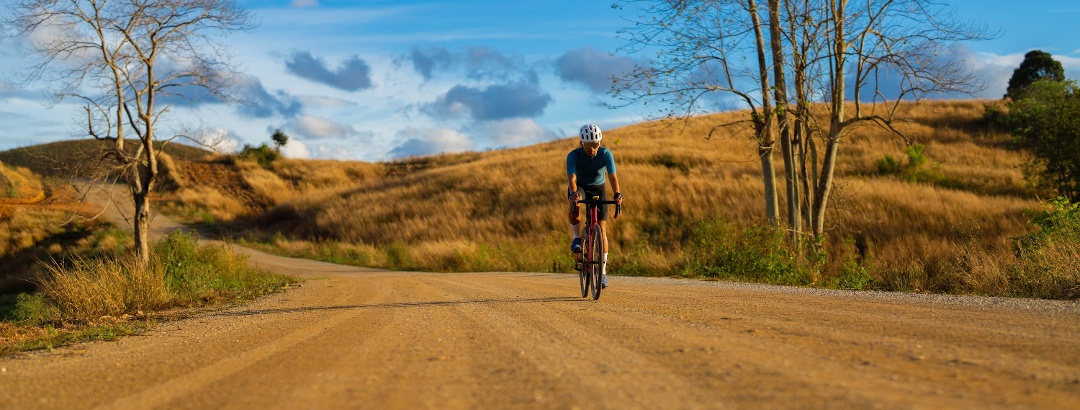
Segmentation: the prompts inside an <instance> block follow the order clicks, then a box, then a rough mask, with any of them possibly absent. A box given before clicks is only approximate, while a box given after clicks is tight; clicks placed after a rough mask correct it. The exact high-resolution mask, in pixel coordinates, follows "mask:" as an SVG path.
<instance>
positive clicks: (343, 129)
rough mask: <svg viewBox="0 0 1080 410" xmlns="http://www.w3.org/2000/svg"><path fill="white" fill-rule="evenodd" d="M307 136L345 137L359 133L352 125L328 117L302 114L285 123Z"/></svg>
mask: <svg viewBox="0 0 1080 410" xmlns="http://www.w3.org/2000/svg"><path fill="white" fill-rule="evenodd" d="M285 128H288V129H290V130H292V131H295V132H296V133H298V134H300V135H302V136H304V137H307V138H315V139H319V138H345V137H351V136H356V135H359V133H358V132H357V131H356V129H355V128H353V127H352V126H351V125H345V124H339V123H336V122H334V121H333V120H330V119H328V118H322V117H312V116H308V115H302V116H300V117H297V118H296V119H294V120H293V121H292V122H290V123H288V124H286V125H285Z"/></svg>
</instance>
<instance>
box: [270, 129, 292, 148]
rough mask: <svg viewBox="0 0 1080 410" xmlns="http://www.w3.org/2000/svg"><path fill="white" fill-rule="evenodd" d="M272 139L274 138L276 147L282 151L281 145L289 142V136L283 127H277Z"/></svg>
mask: <svg viewBox="0 0 1080 410" xmlns="http://www.w3.org/2000/svg"><path fill="white" fill-rule="evenodd" d="M270 139H272V140H274V149H276V150H278V151H281V147H284V146H285V144H288V143H289V136H288V135H286V134H285V132H283V131H281V129H280V128H279V129H275V130H274V134H273V135H271V136H270Z"/></svg>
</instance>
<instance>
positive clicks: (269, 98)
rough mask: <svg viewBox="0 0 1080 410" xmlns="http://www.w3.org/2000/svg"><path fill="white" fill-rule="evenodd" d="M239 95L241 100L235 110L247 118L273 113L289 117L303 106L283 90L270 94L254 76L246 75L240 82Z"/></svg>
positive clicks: (294, 114)
mask: <svg viewBox="0 0 1080 410" xmlns="http://www.w3.org/2000/svg"><path fill="white" fill-rule="evenodd" d="M239 96H240V98H241V100H242V101H243V102H242V103H241V104H240V106H239V108H237V110H236V111H237V113H238V114H240V115H241V116H244V117H249V118H251V117H254V118H269V117H272V116H274V115H280V116H282V117H285V118H291V117H295V116H296V115H297V114H299V113H300V110H301V109H302V108H303V106H302V105H301V104H300V102H299V101H297V99H296V98H295V97H293V96H291V95H289V94H288V93H286V92H285V91H283V90H278V91H276V92H274V93H273V94H271V93H270V92H269V91H267V90H266V88H263V85H262V81H261V80H259V78H258V77H254V76H247V77H245V79H244V80H243V81H242V82H241V84H240V87H239Z"/></svg>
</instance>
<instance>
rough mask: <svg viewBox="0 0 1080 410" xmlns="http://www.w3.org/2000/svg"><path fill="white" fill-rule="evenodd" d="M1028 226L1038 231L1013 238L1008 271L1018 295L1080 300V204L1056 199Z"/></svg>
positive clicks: (1065, 199)
mask: <svg viewBox="0 0 1080 410" xmlns="http://www.w3.org/2000/svg"><path fill="white" fill-rule="evenodd" d="M1031 223H1032V224H1033V225H1035V226H1037V227H1038V228H1039V229H1038V230H1037V231H1035V232H1032V233H1029V234H1027V235H1024V236H1021V237H1018V238H1016V258H1017V260H1018V262H1017V264H1016V265H1015V266H1014V267H1011V268H1010V269H1008V270H1007V275H1008V278H1009V281H1010V282H1011V283H1012V287H1013V289H1014V290H1013V292H1014V293H1015V294H1018V295H1023V296H1031V297H1041V298H1060V299H1076V298H1080V263H1077V261H1080V205H1078V204H1074V203H1070V202H1069V200H1068V199H1067V198H1064V197H1059V198H1057V199H1055V200H1053V201H1051V202H1050V204H1049V209H1047V210H1044V211H1042V212H1040V213H1039V214H1038V215H1036V216H1035V217H1034V218H1033V219H1032V220H1031Z"/></svg>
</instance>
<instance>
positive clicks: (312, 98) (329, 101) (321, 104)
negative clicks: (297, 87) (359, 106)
mask: <svg viewBox="0 0 1080 410" xmlns="http://www.w3.org/2000/svg"><path fill="white" fill-rule="evenodd" d="M296 99H297V100H298V101H300V104H301V105H303V106H304V107H307V108H325V107H349V106H354V105H356V102H355V101H350V100H346V99H344V98H336V97H328V96H325V95H297V96H296Z"/></svg>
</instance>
